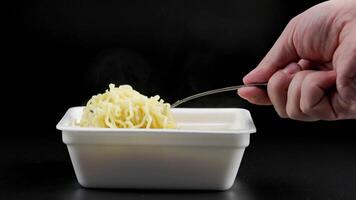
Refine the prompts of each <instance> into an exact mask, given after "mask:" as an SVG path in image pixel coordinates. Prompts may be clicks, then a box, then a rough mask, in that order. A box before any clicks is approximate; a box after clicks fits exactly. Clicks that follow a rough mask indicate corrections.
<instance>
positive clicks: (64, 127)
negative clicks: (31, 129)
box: [56, 106, 256, 135]
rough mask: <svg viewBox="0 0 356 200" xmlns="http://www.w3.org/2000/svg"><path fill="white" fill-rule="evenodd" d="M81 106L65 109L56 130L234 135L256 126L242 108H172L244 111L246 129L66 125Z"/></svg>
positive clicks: (247, 132) (252, 130) (248, 131)
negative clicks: (65, 121)
mask: <svg viewBox="0 0 356 200" xmlns="http://www.w3.org/2000/svg"><path fill="white" fill-rule="evenodd" d="M80 108H83V106H80V107H71V108H69V109H68V110H67V112H66V113H65V115H64V116H63V117H62V119H61V120H60V121H59V122H58V124H57V125H56V128H57V129H58V130H61V131H62V132H72V133H74V134H75V133H82V132H90V133H99V134H100V133H113V134H123V133H135V134H150V135H152V134H154V135H164V134H172V133H173V134H174V133H177V134H183V135H184V134H185V133H186V134H191V133H194V134H215V133H217V134H219V135H220V134H221V135H232V134H233V135H235V134H251V133H255V132H256V127H255V125H254V123H253V121H252V118H251V115H250V112H249V111H248V110H247V109H244V108H173V110H175V111H178V112H179V111H183V110H195V111H197V112H206V111H211V110H214V111H226V110H230V111H242V112H244V113H245V114H246V115H247V116H248V118H249V120H250V122H251V124H250V126H249V128H247V129H224V130H204V129H140V128H86V127H84V128H83V127H78V126H67V125H65V124H64V120H65V119H66V118H67V116H68V115H69V114H70V113H71V112H72V111H73V110H76V109H80Z"/></svg>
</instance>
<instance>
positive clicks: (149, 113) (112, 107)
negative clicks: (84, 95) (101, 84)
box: [79, 84, 176, 128]
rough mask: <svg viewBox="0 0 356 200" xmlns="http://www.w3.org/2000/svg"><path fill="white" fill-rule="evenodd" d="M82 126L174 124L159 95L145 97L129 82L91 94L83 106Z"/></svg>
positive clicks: (171, 126)
mask: <svg viewBox="0 0 356 200" xmlns="http://www.w3.org/2000/svg"><path fill="white" fill-rule="evenodd" d="M79 125H80V126H81V127H100V128H175V127H176V124H175V121H174V119H173V118H172V115H171V110H170V104H169V103H164V101H163V100H162V99H160V97H159V96H158V95H156V96H153V97H150V98H148V97H146V96H144V95H142V94H140V93H139V92H137V91H135V90H133V89H132V87H131V86H129V85H121V86H119V87H115V85H114V84H110V85H109V90H106V92H105V93H103V94H98V95H94V96H93V97H92V98H91V99H90V100H89V101H88V103H87V105H86V107H85V108H84V110H83V115H82V118H81V120H80V122H79Z"/></svg>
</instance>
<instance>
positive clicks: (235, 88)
mask: <svg viewBox="0 0 356 200" xmlns="http://www.w3.org/2000/svg"><path fill="white" fill-rule="evenodd" d="M243 87H259V88H262V89H265V90H266V89H267V83H251V84H246V85H235V86H230V87H224V88H219V89H214V90H209V91H206V92H201V93H198V94H194V95H192V96H189V97H186V98H184V99H181V100H178V101H176V102H175V103H174V104H172V106H171V107H172V108H175V107H177V106H179V105H180V104H182V103H185V102H187V101H190V100H192V99H196V98H199V97H203V96H207V95H211V94H216V93H221V92H228V91H233V90H237V89H240V88H243Z"/></svg>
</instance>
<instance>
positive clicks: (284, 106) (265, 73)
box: [238, 0, 356, 121]
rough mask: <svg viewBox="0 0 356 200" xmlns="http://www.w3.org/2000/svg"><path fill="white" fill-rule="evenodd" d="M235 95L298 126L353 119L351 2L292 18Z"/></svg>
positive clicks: (354, 11)
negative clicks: (264, 87) (264, 86)
mask: <svg viewBox="0 0 356 200" xmlns="http://www.w3.org/2000/svg"><path fill="white" fill-rule="evenodd" d="M267 81H268V87H267V91H268V92H267V93H266V92H264V91H263V90H261V89H259V88H256V87H250V88H242V89H239V91H238V94H239V95H240V96H241V97H242V98H245V99H247V100H248V101H249V102H251V103H254V104H258V105H271V104H273V106H274V108H275V110H276V111H277V113H278V115H279V116H281V117H283V118H291V119H295V120H302V121H316V120H337V119H356V1H354V0H332V1H327V2H324V3H321V4H318V5H316V6H314V7H312V8H310V9H308V10H306V11H305V12H304V13H302V14H300V15H298V16H296V17H294V18H293V19H292V20H291V21H290V22H289V23H288V25H287V26H286V28H285V29H284V31H283V32H282V34H281V36H280V37H279V38H278V40H277V41H276V43H275V44H274V45H273V47H272V48H271V50H270V51H269V52H268V53H267V55H266V56H265V57H264V58H263V60H262V61H261V62H260V64H259V65H258V66H257V67H256V68H255V69H254V70H253V71H251V72H250V73H249V74H247V75H246V76H245V77H244V79H243V82H244V83H245V84H248V83H255V82H267Z"/></svg>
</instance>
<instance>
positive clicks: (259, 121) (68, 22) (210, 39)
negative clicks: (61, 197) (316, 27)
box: [0, 0, 356, 199]
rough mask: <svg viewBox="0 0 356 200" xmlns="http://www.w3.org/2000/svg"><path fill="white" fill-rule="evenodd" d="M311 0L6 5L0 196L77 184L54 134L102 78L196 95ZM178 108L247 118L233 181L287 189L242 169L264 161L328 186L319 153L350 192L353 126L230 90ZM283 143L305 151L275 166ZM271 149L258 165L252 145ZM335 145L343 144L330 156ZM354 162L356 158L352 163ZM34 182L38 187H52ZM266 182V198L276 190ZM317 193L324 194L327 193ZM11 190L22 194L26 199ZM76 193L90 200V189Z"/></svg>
mask: <svg viewBox="0 0 356 200" xmlns="http://www.w3.org/2000/svg"><path fill="white" fill-rule="evenodd" d="M318 2H320V1H308V0H292V1H283V0H250V1H240V0H226V1H214V0H195V1H194V0H188V1H185V0H180V1H172V0H161V1H143V0H127V1H114V0H109V1H95V0H87V1H59V0H52V1H45V0H41V1H35V0H33V1H24V2H20V1H12V2H11V3H10V5H9V6H6V12H5V13H6V14H8V16H6V17H5V21H6V22H5V24H4V27H6V28H5V29H3V33H5V37H3V40H4V44H3V45H4V46H3V50H5V53H3V64H2V73H1V74H2V79H1V82H2V87H3V90H2V102H4V103H3V106H4V107H3V116H5V118H6V121H5V123H3V124H2V128H3V139H2V140H0V148H1V149H2V150H1V154H2V155H1V157H2V158H3V159H2V160H1V162H2V164H1V163H0V164H1V165H2V170H1V172H0V173H2V174H3V175H2V177H0V184H1V185H2V186H3V188H4V190H3V191H6V190H7V191H8V192H7V193H5V194H6V196H7V198H9V195H10V193H11V194H12V192H14V193H16V192H19V191H23V188H26V187H29V185H31V180H32V181H33V180H34V179H37V178H36V177H42V176H48V177H50V176H51V170H54V171H61V173H62V174H64V175H63V176H70V177H71V178H74V174H73V171H72V168H71V166H70V160H69V158H68V155H67V152H66V149H65V146H64V145H63V144H62V143H61V135H60V131H57V130H56V129H55V125H56V124H57V122H58V121H59V120H60V118H61V117H62V116H63V114H64V113H65V111H66V110H67V109H68V108H69V107H72V106H78V105H84V104H85V102H86V101H87V100H88V99H89V98H90V97H91V95H93V94H97V93H99V92H103V91H104V89H105V88H106V87H107V85H108V84H109V83H110V82H113V83H116V84H130V85H132V86H133V87H134V88H135V89H136V90H138V91H140V92H141V93H143V94H146V95H155V94H159V95H160V96H161V97H162V98H164V99H165V100H167V101H168V102H171V103H173V102H174V101H175V100H177V99H179V98H182V97H185V96H187V95H190V94H194V93H196V92H200V91H205V90H208V89H214V88H218V87H224V86H230V85H237V84H241V83H242V80H241V79H242V77H243V76H244V75H245V74H246V73H247V72H248V71H250V70H251V69H253V68H254V67H255V66H256V65H257V64H258V62H259V61H260V60H261V59H262V57H263V56H264V55H265V53H266V52H267V51H268V50H269V48H270V47H271V46H272V45H273V43H274V41H275V40H276V39H277V38H278V36H279V34H280V33H281V31H282V30H283V28H284V26H285V25H286V24H287V23H288V21H289V20H290V19H291V18H292V17H293V16H295V15H297V14H299V13H300V12H302V11H303V10H305V9H307V8H309V7H311V6H312V5H314V4H316V3H318ZM183 107H244V108H248V109H249V110H250V111H251V114H252V116H253V119H254V121H255V124H256V127H257V129H258V133H257V134H256V135H253V137H252V141H251V144H252V145H254V146H256V147H254V148H255V152H256V153H255V154H254V153H253V152H254V150H251V152H250V154H248V151H247V153H246V154H247V155H246V156H247V159H248V156H249V155H250V158H252V157H253V156H257V158H258V159H257V161H256V160H253V159H252V161H250V163H249V164H248V162H247V161H246V165H245V168H244V167H242V169H241V170H242V172H241V174H242V175H241V176H243V172H244V170H245V173H246V174H249V173H248V172H250V173H251V174H258V175H259V176H266V177H267V180H269V181H271V183H275V182H277V183H278V184H279V185H274V186H273V187H277V188H279V187H282V188H283V187H288V184H287V182H288V177H287V178H286V181H285V182H283V181H281V179H279V178H278V175H276V174H275V173H273V171H268V170H267V172H266V174H264V173H263V170H262V169H260V170H261V171H258V170H257V171H256V170H255V171H253V170H252V171H248V170H247V169H246V168H249V167H252V165H253V164H265V165H266V166H268V165H270V164H271V163H272V162H278V161H280V162H285V163H288V162H292V163H293V164H290V165H297V168H296V169H295V170H296V171H298V169H299V170H301V171H303V170H304V171H307V173H306V174H307V175H305V174H303V173H302V172H299V171H298V173H294V175H292V176H296V177H297V176H299V175H301V174H302V175H301V176H310V177H313V176H315V177H316V179H317V180H318V181H319V182H324V178H321V177H324V176H330V175H331V174H335V171H333V168H330V169H329V168H325V169H324V170H323V168H322V169H320V171H318V169H319V168H315V166H318V167H320V166H324V164H325V165H328V164H329V163H327V162H326V161H325V160H323V158H325V159H326V160H328V158H329V160H328V161H331V162H332V163H334V162H333V161H335V163H343V164H342V166H339V168H337V167H336V169H337V170H341V171H344V173H345V174H344V176H345V177H349V179H345V180H344V179H343V178H340V179H337V180H336V182H337V183H335V185H331V186H335V187H336V190H337V188H349V189H350V188H351V190H353V191H354V190H355V188H354V185H355V184H354V182H353V181H352V180H355V178H352V177H355V173H356V172H355V170H354V169H355V168H356V165H355V158H356V156H353V157H352V156H351V155H356V148H355V145H353V144H354V143H355V141H356V140H355V139H354V138H355V137H354V135H355V133H356V131H355V127H356V126H355V120H345V121H334V122H313V123H306V122H298V121H292V120H288V119H280V118H279V117H278V116H277V114H276V113H275V112H274V110H273V108H272V107H260V106H254V105H250V104H248V103H246V102H245V101H243V100H241V99H240V98H239V97H238V96H237V95H236V93H234V92H231V93H227V94H221V95H215V96H211V97H207V98H202V99H200V100H197V101H193V102H191V103H187V104H185V105H184V106H183ZM254 141H255V144H254V143H253V142H254ZM290 142H292V143H291V144H293V145H294V146H293V145H291V146H293V147H295V149H294V150H297V149H299V150H301V152H299V154H298V153H297V154H295V153H294V154H295V155H298V156H299V157H298V156H297V157H298V158H296V160H293V159H292V160H288V159H285V158H281V160H279V158H280V155H279V151H280V152H283V153H286V152H287V153H288V151H289V150H290V151H292V150H291V149H292V148H291V147H290V146H289V145H288V144H290ZM270 143H273V145H277V146H278V145H279V147H280V148H279V149H278V151H273V152H270V157H268V156H267V157H266V160H264V159H263V156H262V155H261V153H263V152H260V153H259V154H258V153H257V150H256V149H259V148H260V149H263V148H262V147H268V145H269V144H270ZM258 145H260V146H259V147H258ZM334 145H336V146H338V147H340V148H338V147H334V148H335V149H334V150H333V149H332V147H333V146H334ZM329 147H330V148H331V150H330V149H329ZM250 148H252V149H253V147H250ZM283 153H280V154H281V155H282V154H283ZM291 154H292V155H293V153H291ZM304 154H306V155H308V154H312V155H314V156H315V159H313V158H308V159H306V160H303V158H302V157H303V155H304ZM329 154H330V155H329ZM284 156H285V155H284ZM329 156H330V157H329ZM350 156H351V158H353V160H354V161H353V163H348V159H350ZM254 158H256V157H254ZM48 159H49V160H50V161H51V162H50V163H48ZM318 159H319V160H318ZM263 161H264V162H263ZM319 161H320V162H319ZM323 162H325V163H323ZM298 163H304V164H305V163H309V165H308V164H307V165H303V164H301V165H298ZM320 163H322V165H320V166H319V165H318V164H320ZM344 164H345V165H344ZM298 166H299V168H298ZM352 166H353V167H352ZM313 167H314V168H313ZM0 168H1V167H0ZM290 168H291V166H288V165H287V166H285V165H282V166H281V167H280V168H278V169H275V170H276V171H282V172H283V171H284V170H287V169H290ZM292 168H293V167H292ZM352 169H353V170H352ZM19 171H22V173H20V172H19ZM315 172H319V174H318V173H316V175H315ZM239 173H240V172H239ZM15 174H16V177H15ZM28 174H32V176H29V177H28V176H27V175H28ZM292 174H293V173H292ZM256 176H257V175H256ZM344 176H342V175H340V177H344ZM268 177H273V178H272V180H271V179H268ZM315 177H314V178H315ZM284 178H285V177H284ZM289 178H290V177H289ZM41 180H42V179H40V180H37V182H36V181H35V184H36V183H37V184H38V185H41V184H43V183H47V181H48V180H42V181H41ZM56 180H57V183H53V182H52V183H51V184H54V185H60V184H61V179H59V180H58V179H56ZM73 180H74V179H73ZM241 180H244V179H243V178H241ZM248 180H252V182H253V180H254V179H253V178H252V179H248ZM274 180H277V181H274ZM308 180H309V179H308V178H306V179H305V180H304V179H301V182H303V184H307V185H308ZM256 181H257V182H259V181H260V180H257V179H256ZM334 181H335V180H334ZM338 181H339V182H338ZM305 182H307V183H305ZM267 183H268V184H269V182H268V181H267ZM286 184H287V185H286ZM309 184H310V185H313V181H312V180H309ZM272 185H273V184H272ZM329 186H330V185H327V186H325V189H326V188H327V187H329ZM331 186H330V187H331ZM38 187H39V188H41V187H40V186H38ZM271 187H272V186H271ZM273 187H272V188H268V187H267V188H263V190H262V191H268V190H269V189H271V191H274V190H273V189H276V188H273ZM291 187H292V186H291ZM30 188H31V187H30ZM321 188H323V187H321ZM42 190H44V191H46V189H43V187H42V189H41V190H38V191H37V190H35V189H33V191H32V190H31V192H32V193H30V194H32V195H34V194H36V193H38V192H40V191H42ZM243 191H245V193H246V191H248V192H251V191H250V190H243ZM276 191H277V193H278V191H279V192H281V190H279V189H277V190H276ZM308 191H309V190H308ZM320 191H321V194H323V189H320ZM42 192H43V191H42ZM309 192H310V191H309ZM252 193H254V191H252ZM257 193H258V192H257ZM287 193H288V192H287ZM19 194H20V195H19V196H17V197H19V198H20V197H24V196H26V195H25V194H23V196H21V194H22V193H21V192H20V193H19ZM83 194H84V197H86V198H89V197H90V194H89V196H88V193H83ZM83 194H81V195H83ZM266 194H267V196H268V194H269V193H268V192H267V193H266ZM281 194H284V193H283V192H281ZM292 194H293V193H292ZM307 194H308V193H307ZM312 194H313V193H312ZM342 194H345V192H344V193H340V195H341V196H342ZM346 194H347V195H346V196H347V197H350V196H348V194H349V193H346ZM351 194H355V192H351ZM86 195H87V196H86ZM260 195H262V196H263V193H262V194H260ZM293 195H297V196H298V195H302V194H300V193H298V194H293ZM314 195H315V194H314ZM340 195H339V196H340ZM247 196H248V195H247ZM326 196H327V195H326ZM0 197H1V196H0ZM318 197H319V196H318ZM73 199H74V198H73Z"/></svg>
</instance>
